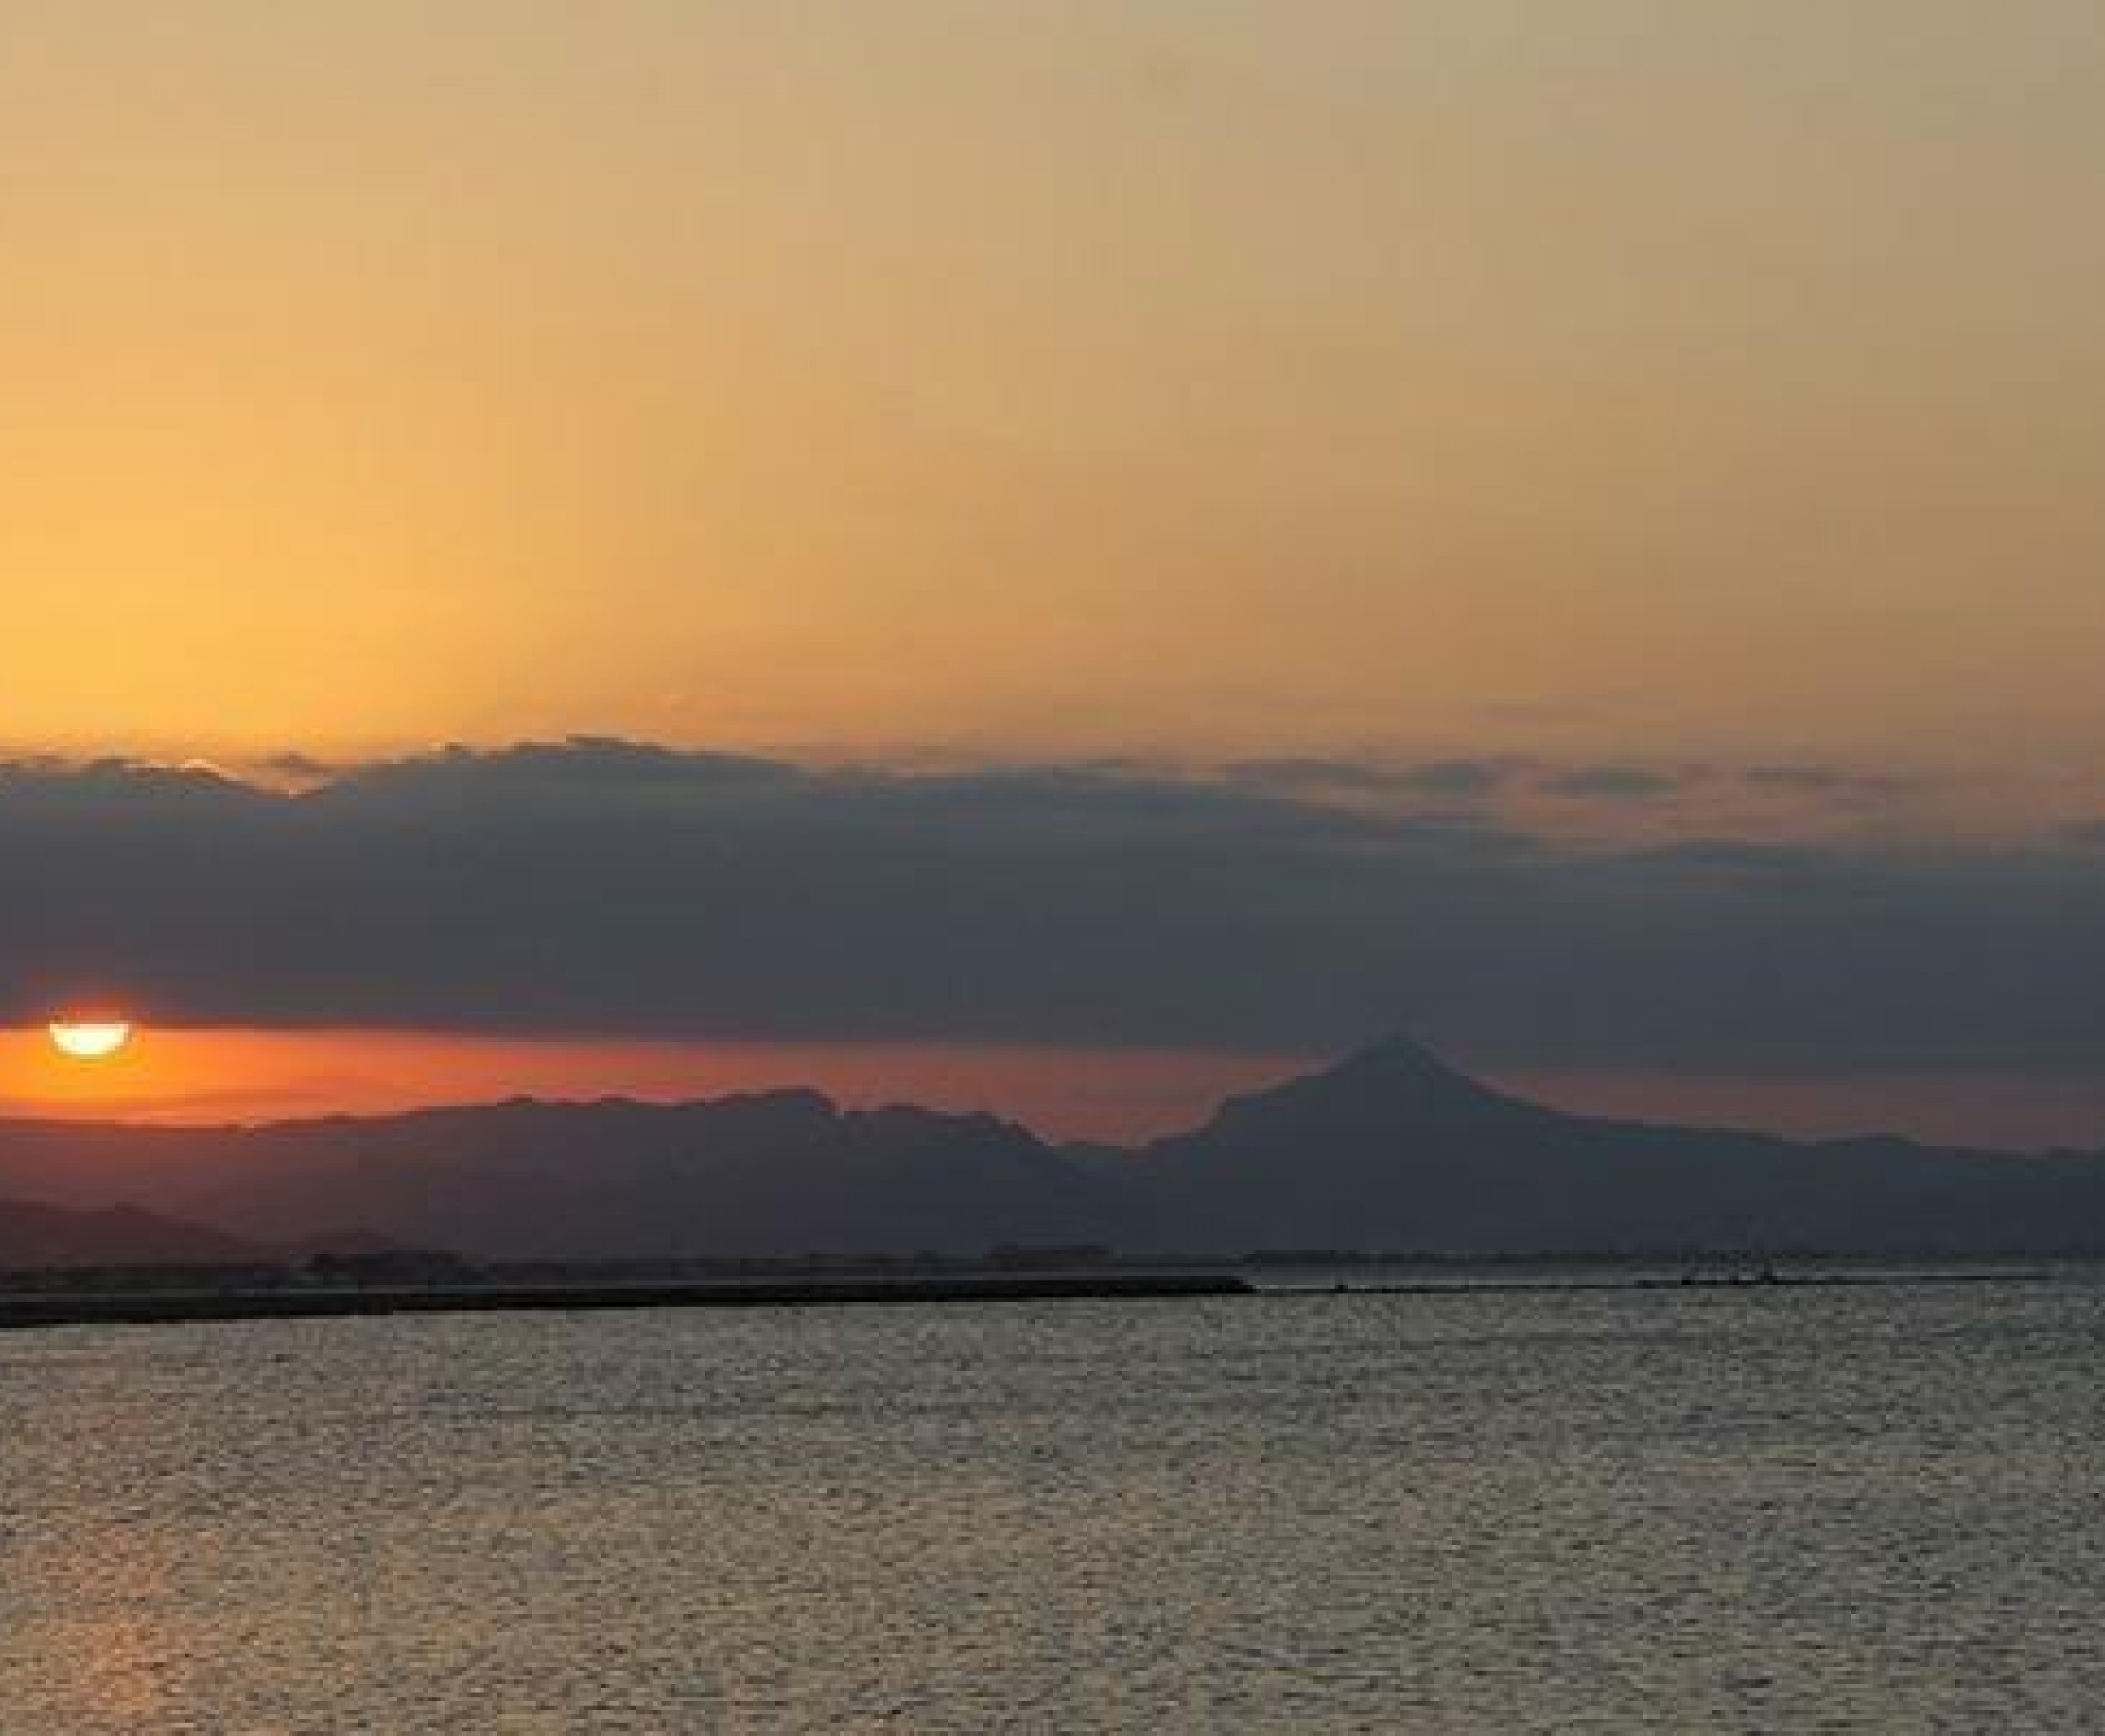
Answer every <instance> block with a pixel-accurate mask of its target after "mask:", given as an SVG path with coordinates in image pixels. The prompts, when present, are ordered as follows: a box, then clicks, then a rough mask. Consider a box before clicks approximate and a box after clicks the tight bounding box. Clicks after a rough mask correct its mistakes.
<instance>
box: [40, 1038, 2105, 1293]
mask: <svg viewBox="0 0 2105 1736" xmlns="http://www.w3.org/2000/svg"><path fill="white" fill-rule="evenodd" d="M0 1195H17V1196H21V1197H25V1198H35V1199H37V1200H40V1201H48V1202H51V1203H54V1204H58V1205H62V1206H69V1207H74V1208H79V1207H93V1206H108V1205H112V1204H118V1203H126V1204H132V1205H136V1206H142V1207H145V1208H148V1209H150V1210H152V1211H154V1212H168V1213H172V1214H175V1215H176V1216H179V1217H182V1218H185V1219H187V1220H190V1221H193V1222H197V1223H210V1224H213V1225H216V1226H219V1227H221V1228H223V1229H224V1230H226V1231H227V1232H229V1233H232V1234H234V1235H236V1236H238V1237H241V1238H245V1239H248V1240H250V1241H253V1242H259V1243H268V1244H277V1245H284V1244H293V1243H297V1242H300V1241H301V1240H303V1239H305V1240H310V1241H311V1240H312V1238H314V1237H315V1236H317V1235H321V1234H325V1233H335V1232H341V1231H343V1230H344V1229H345V1228H346V1227H347V1226H356V1227H358V1228H360V1229H364V1230H369V1231H375V1232H378V1233H381V1234H383V1235H386V1236H388V1237H392V1238H395V1239H397V1240H399V1241H402V1242H406V1243H409V1244H416V1245H423V1246H447V1247H453V1248H457V1249H460V1250H461V1251H463V1252H467V1253H471V1254H483V1255H504V1256H525V1257H536V1256H548V1257H583V1256H606V1255H616V1256H629V1257H658V1256H680V1255H747V1254H799V1253H806V1252H814V1253H820V1252H822V1253H867V1252H877V1251H885V1252H894V1253H906V1252H912V1251H914V1250H917V1249H930V1250H935V1251H938V1252H943V1253H977V1252H978V1251H980V1250H982V1249H985V1248H987V1247H989V1246H991V1245H993V1244H1000V1243H1059V1244H1078V1243H1098V1244H1106V1245H1110V1246H1114V1247H1116V1248H1118V1249H1120V1250H1121V1251H1123V1252H1127V1253H1146V1252H1160V1253H1167V1252H1191V1253H1240V1252H1244V1251H1248V1250H1252V1249H1259V1248H1281V1247H1322V1248H1359V1249H1366V1250H1386V1251H1413V1252H1443V1253H1501V1252H1522V1251H1539V1250H1550V1249H1556V1250H1569V1251H1579V1250H1595V1251H1603V1252H1608V1251H1617V1250H1623V1251H1634V1250H1645V1249H1651V1250H1658V1249H1667V1248H1676V1249H1702V1248H1710V1249H1746V1248H1761V1249H1767V1250H1772V1251H1775V1252H1784V1251H1789V1250H1793V1249H1801V1250H1803V1249H1852V1250H1862V1251H1867V1252H1876V1251H1899V1250H1910V1251H1926V1250H1931V1249H1938V1250H1950V1251H1953V1252H1962V1251H1989V1250H2015V1249H2037V1250H2052V1249H2071V1248H2096V1247H2099V1246H2101V1245H2105V1157H2096V1156H2064V1157H2015V1156H2004V1155H1997V1154H1992V1153H1984V1152H1969V1151H1955V1150H1942V1149H1933V1148H1930V1147H1924V1146H1919V1145H1914V1144H1910V1143H1909V1142H1907V1141H1904V1140H1899V1139H1856V1140H1843V1141H1831V1142H1824V1143H1814V1144H1804V1143H1793V1142H1791V1141H1788V1140H1783V1139H1777V1138H1768V1137H1765V1136H1761V1135H1758V1134H1750V1133H1738V1132H1729V1131H1719V1130H1711V1129H1701V1128H1689V1127H1664V1126H1650V1125H1645V1124H1637V1123H1630V1122H1620V1121H1610V1120H1603V1119H1598V1118H1594V1117H1584V1116H1575V1115H1567V1114H1564V1113H1561V1112H1560V1111H1557V1110H1553V1109H1549V1108H1545V1107H1542V1106H1539V1105H1536V1104H1531V1103H1527V1102H1524V1101H1521V1100H1519V1099H1517V1098H1514V1097H1511V1096H1506V1095H1505V1094H1503V1093H1501V1092H1498V1091H1496V1090H1493V1089H1491V1088H1489V1087H1488V1086H1486V1085H1482V1084H1479V1083H1478V1082H1476V1081H1475V1080H1473V1079H1470V1078H1468V1077H1466V1076H1465V1075H1464V1074H1459V1073H1457V1072H1455V1071H1454V1069H1452V1068H1450V1067H1448V1066H1447V1065H1445V1064H1444V1063H1443V1062H1441V1061H1440V1060H1438V1059H1437V1058H1436V1057H1434V1056H1433V1055H1432V1054H1430V1053H1427V1052H1426V1051H1425V1050H1423V1049H1422V1048H1419V1047H1417V1046H1416V1045H1414V1044H1412V1043H1407V1042H1403V1041H1401V1040H1396V1041H1391V1042H1387V1043H1380V1044H1378V1045H1376V1046H1374V1047H1372V1048H1370V1049H1368V1050H1366V1051H1363V1052H1362V1053H1359V1054H1356V1055H1354V1056H1352V1057H1351V1058H1350V1059H1349V1060H1347V1061H1345V1062H1343V1063H1341V1064H1338V1065H1337V1066H1334V1067H1332V1068H1329V1069H1328V1070H1327V1071H1324V1072H1321V1073H1317V1074H1312V1075H1310V1076H1308V1077H1306V1078H1301V1079H1296V1080H1293V1081H1290V1082H1288V1083H1286V1084H1285V1085H1279V1086H1276V1087H1275V1088H1273V1089H1270V1090H1266V1091H1261V1092H1257V1093H1253V1094H1252V1095H1249V1096H1240V1097H1235V1098H1232V1099H1230V1100H1229V1101H1228V1102H1227V1103H1226V1104H1224V1105H1223V1106H1222V1108H1221V1109H1220V1111H1219V1112H1218V1113H1217V1114H1216V1115H1215V1117H1213V1118H1212V1120H1211V1121H1210V1122H1209V1123H1208V1124H1207V1125H1206V1126H1204V1127H1200V1128H1198V1129H1196V1130H1195V1131H1193V1132H1190V1133H1188V1134H1184V1135H1180V1136H1179V1137H1176V1138H1168V1139H1162V1140H1158V1141H1157V1142H1155V1143H1153V1144H1151V1145H1148V1146H1147V1147H1145V1148H1143V1149H1138V1150H1136V1151H1129V1152H1127V1151H1114V1150H1107V1149H1102V1148H1089V1149H1083V1148H1070V1149H1060V1148H1056V1147H1053V1146H1051V1145H1048V1144H1046V1143H1045V1142H1044V1141H1042V1140H1041V1139H1039V1138H1037V1137H1036V1136H1035V1135H1033V1134H1031V1132H1030V1131H1029V1130H1028V1129H1026V1128H1024V1127H1018V1126H1016V1125H1015V1124H1014V1123H1011V1122H1007V1121H1002V1120H1000V1119H998V1118H996V1117H991V1116H985V1115H954V1114H942V1113H937V1112H935V1111H931V1110H925V1109H915V1108H887V1109H881V1110H875V1111H855V1110H842V1109H840V1108H838V1107H836V1106H834V1105H833V1104H831V1103H830V1102H829V1101H828V1100H827V1099H825V1098H824V1097H821V1096H818V1095H816V1094H814V1093H810V1092H798V1091H791V1092H778V1093H769V1094H765V1095H758V1096H735V1097H727V1098H724V1099H720V1100H717V1101H714V1102H708V1103H694V1104H685V1105H676V1106H652V1105H644V1104H638V1103H629V1102H622V1101H611V1102H601V1103H588V1104H545V1103H536V1102H525V1101H522V1102H511V1103H504V1104H498V1105H493V1106H489V1107H485V1108H471V1109H445V1110H428V1111H422V1112H418V1113H415V1114H409V1115H398V1116H388V1117H374V1118H364V1119H360V1118H351V1117H337V1118H331V1119H325V1120H317V1121H304V1122H285V1123H279V1124H275V1125H271V1126H266V1127H253V1128H228V1129H172V1128H149V1127H123V1126H114V1125H107V1124H104V1125H85V1126H84V1125H79V1124H64V1123H54V1122H30V1121H11V1122H7V1121H0Z"/></svg>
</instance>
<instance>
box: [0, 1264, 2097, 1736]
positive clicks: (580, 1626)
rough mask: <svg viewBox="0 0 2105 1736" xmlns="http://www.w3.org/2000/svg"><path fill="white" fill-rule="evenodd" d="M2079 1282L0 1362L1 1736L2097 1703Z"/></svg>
mask: <svg viewBox="0 0 2105 1736" xmlns="http://www.w3.org/2000/svg"><path fill="white" fill-rule="evenodd" d="M2101 1372H2105V1287H2101V1286H2098V1285H2095V1284H2092V1283H2089V1282H2069V1283H2059V1284H2050V1285H2036V1286H2018V1285H2008V1286H2003V1285H1994V1286H1990V1285H1966V1286H1947V1287H1941V1288H1939V1287H1929V1288H1899V1289H1876V1290H1874V1289H1864V1290H1812V1289H1806V1290H1791V1291H1786V1292H1774V1291H1767V1292H1759V1293H1753V1292H1750V1293H1740V1292H1705V1293H1698V1294H1688V1295H1681V1294H1660V1293H1624V1294H1541V1295H1519V1296H1515V1295H1475V1296H1445V1297H1375V1296H1352V1297H1331V1296H1316V1297H1292V1298H1286V1297H1267V1298H1255V1299H1230V1300H1220V1301H1205V1302H1148V1303H1074V1302H1069V1303H1055V1304H1045V1305H1014V1304H1011V1305H996V1306H982V1307H968V1306H949V1307H894V1308H865V1309H843V1310H809V1311H803V1312H797V1311H785V1312H773V1311H769V1312H764V1313H763V1312H754V1313H682V1314H648V1313H639V1314H632V1315H595V1316H588V1317H576V1318H565V1317H558V1316H524V1317H511V1318H505V1317H490V1316H481V1317H463V1318H450V1319H447V1318H423V1319H413V1320H400V1321H385V1320H345V1321H330V1322H310V1323H289V1324H271V1325H241V1326H221V1327H206V1328H155V1329H143V1330H140V1329H94V1330H78V1331H63V1332H51V1333H40V1334H39V1333H31V1334H18V1335H15V1336H12V1337H9V1338H6V1339H0V1403H4V1404H5V1413H4V1432H0V1731H5V1732H6V1736H45V1733H46V1732H50V1733H51V1736H76V1733H87V1732H99V1731H123V1732H153V1731H200V1732H211V1733H212V1736H221V1733H223V1732H225V1733H231V1732H245V1731H346V1732H349V1731H357V1732H418V1731H504V1732H543V1731H549V1732H553V1731H651V1732H662V1731H675V1732H676V1731H712V1730H724V1731H748V1730H750V1731H772V1730H809V1731H881V1730H898V1731H961V1732H964V1731H970V1732H980V1731H1010V1730H1014V1731H1061V1732H1069V1731H1083V1732H1086V1731H1433V1732H1442V1733H1443V1736H1445V1733H1447V1732H1467V1731H1500V1732H1506V1731H1619V1732H1620V1731H1644V1730H1676V1731H1683V1730H1723V1731H1817V1730H1832V1731H1928V1730H1951V1731H1988V1730H2020V1731H2029V1730H2037V1731H2053V1730H2065V1731H2076V1730H2097V1729H2100V1728H2105V1711H2101V1710H2100V1708H2105V1624H2101V1623H2100V1611H2099V1604H2100V1593H2105V1403H2101V1402H2100V1373H2101Z"/></svg>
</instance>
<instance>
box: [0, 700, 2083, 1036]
mask: <svg viewBox="0 0 2105 1736" xmlns="http://www.w3.org/2000/svg"><path fill="white" fill-rule="evenodd" d="M1456 764H1457V765H1458V764H1459V762H1457V763H1456ZM1490 765H1491V762H1486V767H1487V768H1488V767H1490ZM1350 772H1351V768H1350V767H1331V766H1328V763H1325V764H1324V765H1321V766H1317V765H1314V764H1310V763H1307V762H1296V763H1294V764H1291V765H1281V766H1275V767H1269V768H1266V769H1265V770H1264V772H1263V773H1262V774H1261V773H1260V772H1259V770H1258V769H1257V768H1243V770H1242V771H1241V772H1240V773H1239V774H1237V775H1231V776H1228V777H1220V776H1193V777H1189V778H1185V777H1177V776H1170V775H1167V774H1149V773H1145V772H1140V771H1135V770H1132V769H1129V768H1127V769H1121V768H1103V767H1062V766H1049V767H1018V768H1010V769H1001V770H982V771H973V772H963V773H947V774H942V775H927V774H906V773H901V772H895V771H887V770H882V769H844V770H843V769H814V768H808V767H799V766H794V765H790V764H787V763H782V762H777V761H772V760H766V759H756V758H747V757H726V756H718V755H710V754H700V753H686V752H674V751H671V750H666V749H661V748H655V747H650V746H635V745H630V744H626V743H618V742H593V741H580V742H572V743H567V744H563V745H559V746H528V747H519V748H514V749H510V750H506V751H501V752H488V753H482V752H469V751H461V750H456V751H451V752H448V753H444V754H439V755H436V756H432V757H422V758H416V759H408V760H401V761H396V762H390V763H385V764H380V765H375V766H370V767H363V768H359V769H354V770H350V771H345V772H340V773H336V774H333V776H331V777H330V778H328V779H327V780H326V781H323V782H322V783H320V784H319V785H318V786H317V787H315V788H312V789H306V790H303V791H301V792H298V793H285V792H283V791H280V790H277V789H266V788H262V787H259V786H254V785H250V784H247V783H244V782H241V781H239V780H237V779H234V778H227V777H225V776H222V775H220V774H217V773H215V772H213V771H210V770H208V769H201V768H192V769H167V768H157V767H138V766H132V765H123V764H115V763H111V764H104V765H99V766H89V767H71V766H63V765H57V764H53V763H48V762H36V763H22V764H17V765H16V766H14V767H9V768H6V769H5V771H0V1012H4V1013H5V1015H6V1016H7V1017H9V1018H10V1019H11V1020H14V1021H22V1020H33V1019H38V1018H42V1017H44V1016H46V1014H47V1013H48V1011H50V1010H51V1009H52V1008H53V1007H55V1006H58V1005H63V1004H76V1003H79V1002H80V1001H82V1000H93V999H98V998H101V999H108V1000H111V1001H113V1002H116V1003H118V1004H121V1005H124V1006H127V1007H137V1008H139V1009H140V1010H142V1011H143V1012H144V1013H145V1014H146V1015H147V1016H151V1017H155V1018H159V1019H162V1020H164V1021H183V1022H222V1021H223V1022H261V1023H284V1024H296V1025H330V1024H348V1023H358V1024H382V1025H397V1026H407V1027H449V1028H458V1029H471V1030H489V1031H533V1032H580V1033H583V1032H593V1033H640V1034H651V1035H675V1034H692V1035H695V1036H710V1035H716V1036H739V1037H746V1038H763V1039H805V1038H810V1039H824V1040H842V1039H857V1038H884V1039H939V1040H941V1039H976V1040H988V1041H1003V1042H1016V1041H1023V1042H1050V1043H1101V1044H1112V1045H1117V1044H1142V1043H1146V1044H1175V1045H1190V1046H1195V1047H1205V1048H1295V1049H1299V1048H1306V1049H1320V1048H1328V1047H1334V1046H1338V1045H1342V1044H1347V1043H1353V1042H1356V1041H1358V1040H1359V1039H1362V1038H1364V1037H1366V1036H1367V1035H1369V1034H1370V1033H1372V1032H1378V1031H1380V1030H1382V1029H1385V1028H1389V1027H1392V1026H1395V1025H1398V1024H1406V1025H1410V1026H1412V1027H1413V1028H1415V1029H1417V1030H1419V1031H1421V1032H1423V1033H1424V1034H1426V1035H1428V1036H1430V1037H1433V1038H1434V1039H1436V1040H1440V1041H1445V1042H1451V1043H1459V1044H1465V1045H1467V1046H1468V1047H1469V1048H1471V1050H1472V1051H1473V1052H1475V1053H1480V1054H1484V1055H1492V1056H1503V1057H1507V1058H1510V1059H1513V1060H1516V1061H1526V1062H1530V1063H1544V1064H1644V1065H1652V1066H1686V1067H1691V1068H1730V1069H1750V1068H1762V1067H1768V1066H1778V1067H1790V1068H1794V1069H1801V1070H1803V1069H1808V1068H1819V1069H1835V1070H1838V1071H1842V1070H1848V1069H1852V1068H1860V1067H1869V1066H1891V1065H1906V1066H1923V1065H1930V1066H1953V1067H1958V1066H1968V1065H1974V1064H1982V1065H1989V1064H1993V1065H2012V1064H2017V1065H2065V1064H2088V1063H2091V1062H2096V1061H2099V1060H2101V1059H2105V852H2100V850H2099V849H2098V848H2097V847H2096V845H2095V843H2094V842H2089V841H2088V840H2084V839H2079V838H2077V837H2075V836H2073V835H2063V836H2062V837H2059V838H2057V839H2049V840H2043V841H2042V842H2038V843H2036V844H2034V845H2030V846H2026V847H2023V848H1997V849H1989V848H1985V847H1978V848H1976V847H1962V846H1950V847H1944V848H1937V849H1908V850H1903V849H1898V848H1890V847H1882V846H1874V845H1813V844H1802V845H1796V844H1762V845H1749V844H1740V843H1715V844H1707V843H1683V844H1676V845H1671V846H1666V847H1652V848H1645V849H1630V848H1624V849H1605V848H1602V847H1599V846H1597V845H1592V846H1581V845H1579V844H1573V843H1570V842H1551V841H1549V840H1546V839H1544V838H1541V837H1538V836H1533V835H1529V833H1527V832H1525V831H1520V830H1518V829H1516V828H1514V827H1511V826H1509V825H1504V824H1499V823H1496V822H1494V821H1492V820H1489V819H1487V818H1484V817H1482V816H1480V815H1479V816H1478V817H1475V818H1472V817H1471V815H1470V811H1469V810H1461V811H1460V812H1457V811H1455V810H1454V809H1455V803H1454V798H1456V797H1457V796H1458V795H1461V794H1464V793H1466V792H1467V788H1468V786H1470V785H1471V783H1472V782H1473V779H1472V778H1471V777H1470V776H1468V775H1465V774H1464V773H1463V772H1461V771H1459V770H1457V769H1456V768H1455V767H1454V766H1446V767H1439V768H1422V775H1418V776H1413V775H1412V774H1411V773H1410V772H1408V771H1407V772H1405V773H1402V774H1397V773H1392V772H1377V771H1372V770H1370V771H1369V772H1368V774H1367V778H1366V779H1365V780H1363V781H1364V782H1365V783H1367V784H1369V785H1379V786H1380V787H1382V788H1387V789H1394V790H1395V791H1397V793H1399V794H1400V795H1402V796H1414V797H1420V798H1423V799H1424V804H1425V805H1424V808H1423V811H1417V812H1412V811H1411V810H1409V808H1408V805H1405V809H1404V811H1402V812H1401V813H1395V812H1371V811H1370V810H1368V808H1367V807H1366V806H1364V805H1354V804H1352V803H1350V802H1336V801H1330V800H1327V799H1323V796H1322V790H1321V789H1320V788H1317V787H1319V786H1326V787H1327V786H1336V785H1339V784H1350V783H1351V782H1352V778H1351V776H1350ZM1489 775H1492V773H1491V771H1490V770H1489V769H1487V770H1486V776H1489ZM1500 775H1505V774H1500ZM1590 781H1592V782H1595V783H1603V781H1604V780H1601V779H1593V780H1590ZM1624 793H1625V794H1627V795H1631V796H1638V795H1640V794H1642V792H1640V791H1638V790H1637V789H1634V787H1631V788H1629V789H1625V791H1624Z"/></svg>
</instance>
